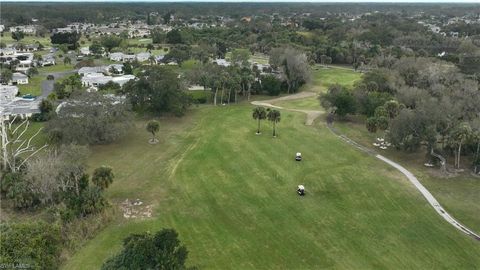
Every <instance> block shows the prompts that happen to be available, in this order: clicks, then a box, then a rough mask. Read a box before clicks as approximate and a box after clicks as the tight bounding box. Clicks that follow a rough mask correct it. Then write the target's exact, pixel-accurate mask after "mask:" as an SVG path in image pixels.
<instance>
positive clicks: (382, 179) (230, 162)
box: [63, 68, 480, 269]
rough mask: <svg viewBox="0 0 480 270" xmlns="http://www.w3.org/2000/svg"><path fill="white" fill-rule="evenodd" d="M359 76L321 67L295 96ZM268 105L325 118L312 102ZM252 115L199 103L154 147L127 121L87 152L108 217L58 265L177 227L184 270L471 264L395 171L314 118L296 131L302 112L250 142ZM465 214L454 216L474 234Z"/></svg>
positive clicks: (241, 107) (466, 242) (475, 245)
mask: <svg viewBox="0 0 480 270" xmlns="http://www.w3.org/2000/svg"><path fill="white" fill-rule="evenodd" d="M324 71H325V72H324ZM360 76H361V75H360V74H359V73H355V72H353V71H348V70H346V69H333V68H332V69H327V70H322V69H320V70H316V71H315V72H314V74H313V78H312V81H311V83H310V84H309V85H307V86H306V87H305V89H303V90H304V91H311V92H316V93H320V92H322V91H325V90H326V88H327V87H328V85H330V84H332V83H341V84H344V85H346V86H350V85H352V84H353V82H354V81H355V80H356V79H358V78H360ZM275 105H278V106H281V107H284V108H288V109H298V110H313V109H316V110H323V108H321V107H320V105H319V103H318V101H317V100H316V97H312V96H309V97H306V98H305V99H301V100H285V101H282V102H280V103H278V104H275ZM253 108H254V106H253V105H251V104H250V103H248V102H244V103H239V104H235V105H234V104H231V105H228V106H216V107H215V106H212V105H203V106H198V107H193V108H192V109H191V110H190V111H189V112H188V114H187V115H186V116H185V117H182V118H170V117H165V118H159V119H156V120H158V121H159V122H160V123H161V125H160V131H159V132H158V138H159V143H158V144H155V145H152V144H149V143H148V140H149V137H150V134H148V133H147V132H146V131H145V125H146V122H147V120H137V121H136V122H135V128H134V129H133V130H132V132H131V133H130V134H129V135H128V136H127V137H126V138H124V139H122V140H121V141H118V142H116V143H113V144H109V145H104V146H95V147H92V149H91V153H92V154H91V157H90V159H89V164H90V168H95V167H97V166H98V165H108V166H111V167H112V168H113V170H114V172H115V181H114V182H113V184H112V185H111V187H110V188H109V189H108V191H107V194H108V198H109V200H110V201H111V203H112V207H113V208H115V209H118V210H117V211H118V213H117V215H116V218H115V219H114V220H113V221H112V222H111V223H110V224H108V225H107V226H106V227H105V228H104V229H103V230H101V231H100V232H99V233H98V234H97V235H95V236H94V237H93V238H92V239H90V240H89V241H87V242H86V244H85V245H84V246H83V247H82V248H80V249H79V250H78V251H77V252H76V253H74V254H73V255H72V256H71V257H70V258H69V259H68V260H67V262H66V263H65V264H64V265H63V269H99V268H100V267H101V265H102V263H103V262H104V261H105V260H106V259H107V258H109V257H111V256H112V255H114V254H116V253H117V252H118V251H119V250H120V249H121V246H122V240H123V239H124V238H125V237H127V236H128V235H130V234H132V233H141V232H145V231H150V232H155V231H158V230H160V229H162V228H174V229H175V230H177V231H178V233H179V235H180V239H181V240H182V243H184V244H185V245H186V247H187V248H188V251H189V257H188V265H192V266H197V267H199V268H200V269H327V268H328V269H478V268H479V267H480V256H479V254H480V242H479V241H477V240H474V239H472V238H470V237H468V236H467V235H465V234H463V233H461V232H459V231H458V230H457V229H455V228H454V227H453V226H451V225H450V224H448V223H447V222H446V221H445V220H444V219H442V217H440V216H439V215H438V214H437V213H436V212H435V211H434V210H433V208H432V207H431V206H430V205H429V204H428V202H427V201H426V200H425V198H424V197H423V196H422V195H421V193H420V192H418V190H417V189H416V188H415V187H414V186H413V185H411V183H410V182H409V181H408V180H407V179H406V178H405V176H404V175H402V174H401V173H400V172H399V171H397V170H396V169H394V168H393V167H391V166H389V165H387V164H385V163H384V162H382V161H380V160H378V159H376V158H374V157H373V156H370V155H368V154H366V153H363V152H361V151H358V150H357V149H356V148H354V147H352V146H351V145H349V144H347V143H345V142H344V141H342V140H340V139H339V138H338V137H337V136H336V135H335V134H333V133H332V132H331V131H330V130H329V129H328V128H327V126H326V124H325V119H324V116H323V115H322V116H320V117H319V118H317V119H316V120H315V121H314V122H313V124H312V125H309V126H306V125H305V117H306V116H305V114H304V113H301V112H294V111H290V110H283V109H281V110H280V111H281V121H280V122H279V123H278V124H277V133H278V134H277V135H278V136H277V137H276V138H273V137H272V125H271V123H269V122H268V121H262V122H261V131H262V133H261V134H260V135H256V134H255V132H256V128H257V122H256V121H254V120H253V119H252V109H253ZM342 130H345V131H346V130H347V128H346V127H342ZM296 152H301V153H302V157H303V160H302V161H301V162H297V161H295V153H296ZM399 162H400V161H399ZM419 178H420V177H419ZM419 180H420V181H421V180H422V179H421V178H420V179H419ZM300 184H302V185H304V186H305V189H306V195H305V196H303V197H301V196H298V195H297V193H296V187H297V185H300ZM427 186H428V185H427ZM435 190H441V188H438V189H435ZM445 192H447V191H445ZM433 195H437V194H435V193H434V194H433ZM458 197H461V196H458ZM440 198H442V196H440ZM126 199H128V200H130V201H134V200H137V199H138V200H140V201H141V202H142V205H141V206H139V209H140V214H139V215H136V216H131V215H128V218H126V217H125V212H124V210H123V208H122V203H123V202H124V201H125V200H126ZM467 200H471V201H470V202H463V203H462V204H460V205H462V206H466V207H468V205H470V204H471V203H474V196H468V197H467ZM440 203H443V201H442V200H440ZM456 206H457V204H454V206H452V208H449V205H445V207H446V209H447V210H450V209H454V210H455V209H457V208H456ZM150 209H151V212H149V214H148V215H142V211H149V210H150ZM473 209H478V208H473ZM455 213H456V212H455V211H452V212H451V214H453V215H454V216H455ZM474 215H475V211H466V212H463V213H462V215H461V217H462V218H463V217H465V218H466V219H468V221H469V222H470V223H469V224H467V225H469V226H471V228H479V227H480V224H477V222H478V221H479V220H478V218H475V217H473V216H474ZM460 221H462V220H460ZM112 247H113V248H112Z"/></svg>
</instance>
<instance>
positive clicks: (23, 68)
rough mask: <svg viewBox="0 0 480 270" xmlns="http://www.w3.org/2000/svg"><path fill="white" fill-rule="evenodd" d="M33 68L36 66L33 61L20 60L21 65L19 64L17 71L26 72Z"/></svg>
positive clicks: (16, 67)
mask: <svg viewBox="0 0 480 270" xmlns="http://www.w3.org/2000/svg"><path fill="white" fill-rule="evenodd" d="M33 66H34V64H33V61H32V60H20V63H18V65H16V66H15V70H16V71H23V72H26V71H27V70H29V69H30V68H31V67H33Z"/></svg>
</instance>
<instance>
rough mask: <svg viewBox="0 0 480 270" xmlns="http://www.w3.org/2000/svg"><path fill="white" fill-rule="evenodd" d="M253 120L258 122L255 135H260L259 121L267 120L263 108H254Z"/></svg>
mask: <svg viewBox="0 0 480 270" xmlns="http://www.w3.org/2000/svg"><path fill="white" fill-rule="evenodd" d="M252 117H253V119H255V120H258V129H257V133H256V134H257V135H258V134H260V120H263V119H265V118H267V111H266V110H265V108H263V107H256V108H254V109H253V114H252Z"/></svg>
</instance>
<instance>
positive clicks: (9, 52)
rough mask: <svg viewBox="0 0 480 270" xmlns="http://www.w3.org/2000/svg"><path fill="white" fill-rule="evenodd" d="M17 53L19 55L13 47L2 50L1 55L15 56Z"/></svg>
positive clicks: (0, 50)
mask: <svg viewBox="0 0 480 270" xmlns="http://www.w3.org/2000/svg"><path fill="white" fill-rule="evenodd" d="M16 53H17V50H16V49H15V48H13V47H7V48H2V49H0V55H1V56H7V55H15V54H16Z"/></svg>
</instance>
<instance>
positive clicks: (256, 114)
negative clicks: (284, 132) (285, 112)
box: [252, 107, 280, 137]
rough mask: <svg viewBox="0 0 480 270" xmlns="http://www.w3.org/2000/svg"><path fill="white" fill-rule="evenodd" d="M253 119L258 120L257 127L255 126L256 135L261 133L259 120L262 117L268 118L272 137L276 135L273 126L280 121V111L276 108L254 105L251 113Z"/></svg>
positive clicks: (262, 118)
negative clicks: (271, 124)
mask: <svg viewBox="0 0 480 270" xmlns="http://www.w3.org/2000/svg"><path fill="white" fill-rule="evenodd" d="M252 117H253V119H255V120H257V121H258V128H257V133H256V134H257V135H259V134H261V132H260V121H261V120H264V119H268V121H270V122H272V123H273V137H277V133H276V130H275V126H276V124H277V123H278V122H280V112H279V111H278V110H274V109H270V108H267V109H265V108H264V107H255V108H254V109H253V113H252Z"/></svg>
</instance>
